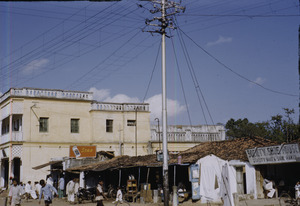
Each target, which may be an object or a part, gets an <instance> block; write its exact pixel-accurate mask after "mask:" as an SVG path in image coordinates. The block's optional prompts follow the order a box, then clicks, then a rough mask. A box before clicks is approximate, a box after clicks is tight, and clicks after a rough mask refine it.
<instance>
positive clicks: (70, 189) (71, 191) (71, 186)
mask: <svg viewBox="0 0 300 206" xmlns="http://www.w3.org/2000/svg"><path fill="white" fill-rule="evenodd" d="M67 194H68V202H70V203H74V202H75V178H74V179H72V180H70V181H69V182H68V184H67Z"/></svg>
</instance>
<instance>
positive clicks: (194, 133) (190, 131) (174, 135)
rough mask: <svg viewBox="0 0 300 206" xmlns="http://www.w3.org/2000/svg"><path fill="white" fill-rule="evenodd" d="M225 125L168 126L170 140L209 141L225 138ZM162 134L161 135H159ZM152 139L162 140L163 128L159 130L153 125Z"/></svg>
mask: <svg viewBox="0 0 300 206" xmlns="http://www.w3.org/2000/svg"><path fill="white" fill-rule="evenodd" d="M223 128H224V127H223V126H219V125H218V126H214V125H210V126H207V125H206V126H181V125H179V126H174V125H169V126H168V127H167V139H168V142H187V143H188V142H194V143H195V142H198V143H199V142H208V141H221V140H225V130H224V129H223ZM159 135H160V136H159ZM151 141H152V142H159V141H160V142H162V128H161V127H160V131H158V126H157V125H152V126H151Z"/></svg>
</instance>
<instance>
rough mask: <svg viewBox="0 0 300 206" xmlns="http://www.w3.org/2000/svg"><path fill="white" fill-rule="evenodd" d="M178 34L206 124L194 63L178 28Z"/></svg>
mask: <svg viewBox="0 0 300 206" xmlns="http://www.w3.org/2000/svg"><path fill="white" fill-rule="evenodd" d="M177 34H178V37H179V42H180V45H181V48H182V52H183V54H184V57H185V60H186V63H187V67H188V69H189V72H190V75H191V78H192V80H193V83H194V87H195V89H196V94H197V98H198V102H199V104H200V107H201V111H202V114H203V118H204V121H205V124H206V125H208V122H207V118H206V114H205V111H204V107H203V105H202V101H201V98H200V95H199V92H198V90H199V89H200V86H199V84H198V83H197V80H196V76H195V75H194V73H193V69H192V66H193V65H192V64H191V59H189V56H188V52H187V48H186V47H185V45H184V43H183V39H182V38H181V37H180V33H179V32H178V30H177ZM200 92H201V89H200Z"/></svg>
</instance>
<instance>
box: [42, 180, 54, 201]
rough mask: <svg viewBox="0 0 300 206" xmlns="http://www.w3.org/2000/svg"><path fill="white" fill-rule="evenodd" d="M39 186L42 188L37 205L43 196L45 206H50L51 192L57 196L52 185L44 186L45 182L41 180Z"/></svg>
mask: <svg viewBox="0 0 300 206" xmlns="http://www.w3.org/2000/svg"><path fill="white" fill-rule="evenodd" d="M40 184H41V186H42V188H41V191H40V197H39V200H40V201H39V204H41V199H42V195H44V201H45V206H49V205H50V204H52V199H53V194H52V192H54V193H55V194H57V190H56V189H55V188H54V187H53V186H52V185H49V184H46V183H45V180H41V181H40Z"/></svg>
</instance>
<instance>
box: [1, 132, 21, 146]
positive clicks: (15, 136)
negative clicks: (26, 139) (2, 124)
mask: <svg viewBox="0 0 300 206" xmlns="http://www.w3.org/2000/svg"><path fill="white" fill-rule="evenodd" d="M10 138H11V139H10ZM10 141H12V142H22V141H23V132H21V131H13V132H12V134H11V135H10V134H9V133H6V134H4V135H2V136H1V144H5V143H8V142H10Z"/></svg>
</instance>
